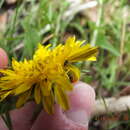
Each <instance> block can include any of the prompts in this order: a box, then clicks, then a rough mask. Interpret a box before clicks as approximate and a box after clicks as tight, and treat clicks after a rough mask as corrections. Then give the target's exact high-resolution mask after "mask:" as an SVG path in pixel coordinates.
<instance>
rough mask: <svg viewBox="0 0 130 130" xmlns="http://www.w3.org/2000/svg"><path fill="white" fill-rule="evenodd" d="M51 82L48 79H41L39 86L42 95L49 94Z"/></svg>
mask: <svg viewBox="0 0 130 130" xmlns="http://www.w3.org/2000/svg"><path fill="white" fill-rule="evenodd" d="M51 85H52V84H51V82H49V81H41V82H40V88H41V92H42V94H43V96H49V95H50V90H51Z"/></svg>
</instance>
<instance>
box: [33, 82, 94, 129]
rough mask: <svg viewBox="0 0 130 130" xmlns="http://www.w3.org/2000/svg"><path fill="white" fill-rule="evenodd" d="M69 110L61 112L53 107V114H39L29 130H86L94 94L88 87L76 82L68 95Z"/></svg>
mask: <svg viewBox="0 0 130 130" xmlns="http://www.w3.org/2000/svg"><path fill="white" fill-rule="evenodd" d="M69 97H70V104H71V109H70V110H69V111H67V112H63V111H62V110H61V109H60V107H59V106H58V105H55V113H54V114H53V115H48V114H47V113H45V112H44V111H42V112H41V114H40V115H39V117H38V118H37V120H36V121H35V123H34V125H33V126H32V129H31V130H87V127H88V120H89V118H90V115H91V113H92V108H93V105H94V103H95V92H94V90H93V88H91V87H90V86H89V85H87V84H85V83H82V82H78V83H76V84H75V85H74V90H73V91H72V92H71V93H70V94H69Z"/></svg>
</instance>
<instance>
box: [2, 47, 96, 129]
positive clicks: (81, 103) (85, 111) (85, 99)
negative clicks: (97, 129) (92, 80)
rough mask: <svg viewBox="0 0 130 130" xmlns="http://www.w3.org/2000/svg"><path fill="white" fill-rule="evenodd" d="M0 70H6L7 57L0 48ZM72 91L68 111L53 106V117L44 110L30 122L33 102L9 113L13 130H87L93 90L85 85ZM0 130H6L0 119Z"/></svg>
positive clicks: (75, 85) (76, 84)
mask: <svg viewBox="0 0 130 130" xmlns="http://www.w3.org/2000/svg"><path fill="white" fill-rule="evenodd" d="M0 61H2V64H0V68H6V67H7V64H8V57H7V54H6V52H5V51H4V50H3V49H1V48H0ZM73 86H74V89H73V91H72V92H70V93H68V96H69V101H70V109H69V110H68V111H65V112H63V110H62V109H61V108H60V106H59V105H58V104H56V105H55V106H54V108H55V112H54V114H53V115H48V114H47V113H46V112H44V110H43V111H42V112H41V113H40V114H39V115H38V117H37V119H36V120H35V121H34V122H32V120H31V119H32V115H33V112H34V110H35V108H36V104H35V103H34V102H28V103H26V104H25V105H24V107H22V108H20V109H16V110H13V111H11V112H10V115H11V120H12V126H13V130H88V122H89V119H90V116H91V113H92V111H93V106H94V103H95V92H94V89H93V88H92V87H91V86H89V85H88V84H86V83H83V82H80V81H79V82H77V83H74V84H73ZM0 130H8V128H7V127H6V125H5V123H4V122H3V120H2V119H0Z"/></svg>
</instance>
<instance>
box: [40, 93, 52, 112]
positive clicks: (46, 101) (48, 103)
mask: <svg viewBox="0 0 130 130" xmlns="http://www.w3.org/2000/svg"><path fill="white" fill-rule="evenodd" d="M42 103H43V106H44V109H45V111H46V112H47V113H48V114H53V113H54V107H53V106H54V95H53V93H51V94H50V95H49V96H44V97H43V100H42Z"/></svg>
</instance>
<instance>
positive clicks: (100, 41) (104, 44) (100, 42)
mask: <svg viewBox="0 0 130 130" xmlns="http://www.w3.org/2000/svg"><path fill="white" fill-rule="evenodd" d="M96 45H97V46H99V47H101V48H103V49H106V50H108V51H109V52H111V53H112V54H113V55H115V56H120V52H119V51H118V50H117V49H116V48H115V47H114V46H113V45H112V44H110V43H109V42H108V40H107V38H106V36H105V35H104V34H101V33H100V34H99V35H98V38H97V41H96Z"/></svg>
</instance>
